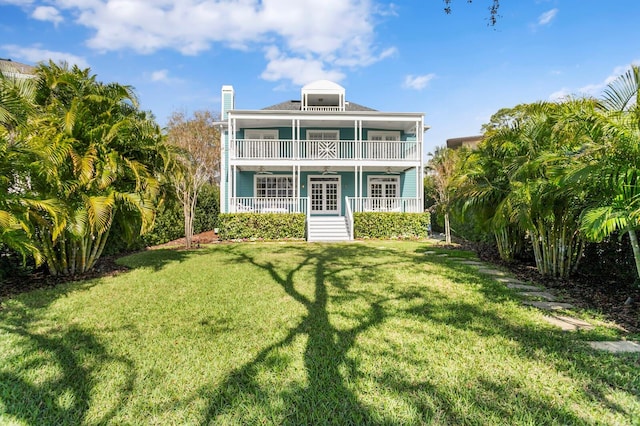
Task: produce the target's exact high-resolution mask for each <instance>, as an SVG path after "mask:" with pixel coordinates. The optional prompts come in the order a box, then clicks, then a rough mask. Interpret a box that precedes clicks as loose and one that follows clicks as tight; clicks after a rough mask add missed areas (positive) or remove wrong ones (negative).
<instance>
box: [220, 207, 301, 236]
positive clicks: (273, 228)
mask: <svg viewBox="0 0 640 426" xmlns="http://www.w3.org/2000/svg"><path fill="white" fill-rule="evenodd" d="M306 219H307V217H306V215H305V214H302V213H295V214H278V213H270V214H264V213H223V214H220V216H219V220H220V225H219V228H220V232H219V234H218V235H219V237H220V239H221V240H242V239H251V240H283V239H294V240H301V239H304V238H305V234H306Z"/></svg>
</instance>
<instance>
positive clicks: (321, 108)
mask: <svg viewBox="0 0 640 426" xmlns="http://www.w3.org/2000/svg"><path fill="white" fill-rule="evenodd" d="M302 110H303V111H321V112H336V111H344V107H341V106H310V105H307V106H305V107H303V108H302Z"/></svg>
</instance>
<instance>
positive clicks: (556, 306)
mask: <svg viewBox="0 0 640 426" xmlns="http://www.w3.org/2000/svg"><path fill="white" fill-rule="evenodd" d="M522 303H524V304H525V305H529V306H535V307H536V308H538V309H545V310H547V311H557V310H560V309H571V308H573V305H572V304H571V303H561V302H533V301H530V300H525V301H524V302H522Z"/></svg>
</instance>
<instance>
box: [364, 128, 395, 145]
mask: <svg viewBox="0 0 640 426" xmlns="http://www.w3.org/2000/svg"><path fill="white" fill-rule="evenodd" d="M374 137H376V138H380V139H374ZM367 140H369V141H381V142H390V141H399V140H400V132H399V131H397V130H393V131H392V130H369V131H368V132H367Z"/></svg>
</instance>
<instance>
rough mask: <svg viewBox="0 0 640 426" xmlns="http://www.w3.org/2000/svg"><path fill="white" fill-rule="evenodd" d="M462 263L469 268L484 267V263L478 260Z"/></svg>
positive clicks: (463, 261) (462, 261)
mask: <svg viewBox="0 0 640 426" xmlns="http://www.w3.org/2000/svg"><path fill="white" fill-rule="evenodd" d="M460 263H462V264H463V265H468V266H484V263H482V262H478V261H477V260H461V261H460Z"/></svg>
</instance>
